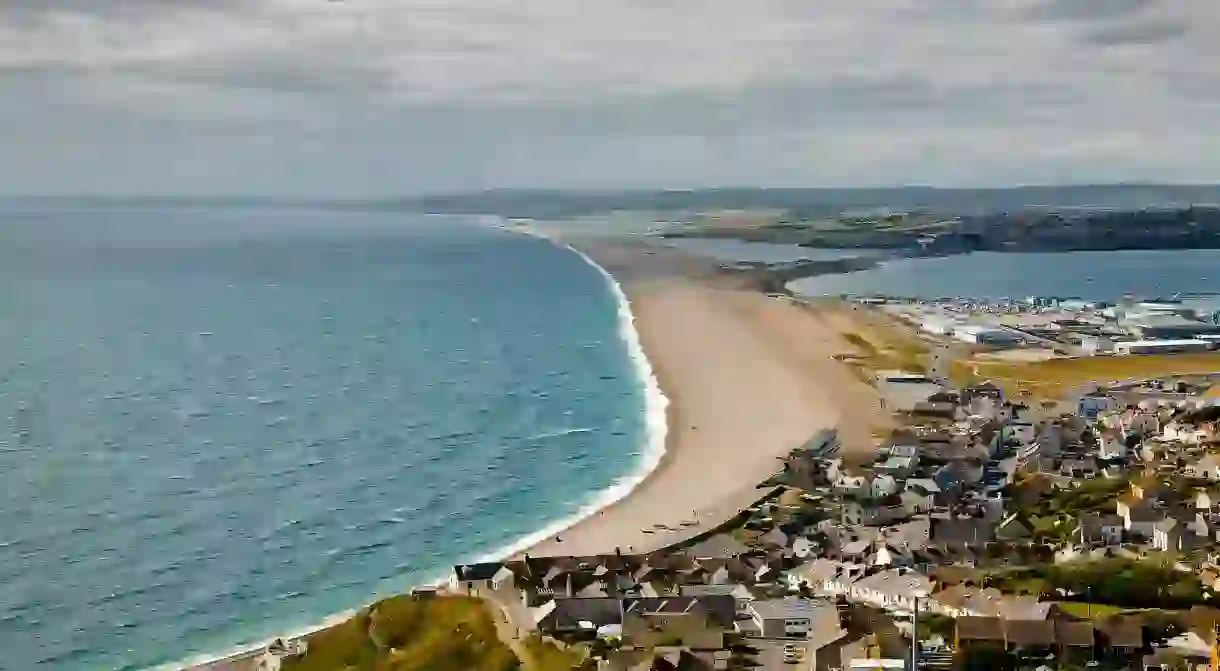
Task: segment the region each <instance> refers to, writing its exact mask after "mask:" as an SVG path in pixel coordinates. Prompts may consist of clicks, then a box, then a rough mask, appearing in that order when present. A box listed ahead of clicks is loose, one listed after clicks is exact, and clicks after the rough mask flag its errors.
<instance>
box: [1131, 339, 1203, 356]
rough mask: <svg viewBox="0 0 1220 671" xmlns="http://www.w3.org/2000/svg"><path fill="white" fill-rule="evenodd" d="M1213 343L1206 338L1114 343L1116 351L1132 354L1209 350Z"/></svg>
mask: <svg viewBox="0 0 1220 671" xmlns="http://www.w3.org/2000/svg"><path fill="white" fill-rule="evenodd" d="M1211 349H1212V343H1211V342H1208V341H1206V340H1197V339H1192V340H1129V341H1125V342H1118V343H1114V353H1115V354H1122V355H1130V354H1178V353H1181V352H1207V351H1210V350H1211Z"/></svg>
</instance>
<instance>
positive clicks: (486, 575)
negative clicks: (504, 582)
mask: <svg viewBox="0 0 1220 671" xmlns="http://www.w3.org/2000/svg"><path fill="white" fill-rule="evenodd" d="M502 568H504V562H483V563H479V564H459V565H457V566H454V567H453V572H452V573H451V574H450V576H449V588H450V589H452V590H453V591H455V592H460V593H462V594H466V595H468V596H479V595H480V594H482V593H483V592H485V591H487V590H490V589H493V587H492V579H493V578H495V577H496V574H497V573H499V572H500V569H502Z"/></svg>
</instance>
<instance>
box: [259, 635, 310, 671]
mask: <svg viewBox="0 0 1220 671" xmlns="http://www.w3.org/2000/svg"><path fill="white" fill-rule="evenodd" d="M308 647H309V646H308V644H307V642H306V641H305V639H291V640H288V641H285V640H284V639H282V638H277V639H275V640H274V641H272V642H271V643H269V644H268V645H267V647H266V648H263V652H262V654H260V655H259V656H258V657H256V658H255V661H254V669H255V671H280V669H282V668H283V666H284V660H285V659H286V658H289V657H291V658H296V657H301V656H302V655H304V654H306V651H307V650H308Z"/></svg>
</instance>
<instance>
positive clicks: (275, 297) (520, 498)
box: [0, 202, 664, 671]
mask: <svg viewBox="0 0 1220 671" xmlns="http://www.w3.org/2000/svg"><path fill="white" fill-rule="evenodd" d="M485 224H486V222H482V221H477V220H473V219H466V218H461V217H425V216H418V215H407V214H399V213H357V212H341V211H321V210H310V209H287V208H284V209H268V208H249V209H240V208H227V209H208V208H199V207H193V208H192V207H169V206H164V207H127V208H120V207H97V206H88V205H81V204H56V203H50V204H48V203H44V202H38V203H35V204H29V203H21V204H15V205H6V206H3V207H0V650H3V654H0V669H5V670H8V669H12V670H14V671H18V670H19V671H29V670H31V669H44V668H45V669H56V670H66V671H74V670H85V669H89V670H96V669H123V670H127V669H151V668H162V667H163V668H177V667H178V666H180V665H181V664H182V663H184V662H187V661H199V660H204V659H209V658H215V657H217V656H219V655H222V654H224V653H226V652H231V651H233V650H236V649H240V648H242V647H243V646H248V645H250V644H256V643H258V642H260V641H264V640H266V639H268V638H270V637H272V636H277V635H287V634H291V633H294V632H299V631H303V630H308V629H310V628H312V627H315V626H317V625H319V624H321V623H324V622H327V621H332V620H333V619H335V618H337V617H342V616H343V615H344V614H346V613H348V612H350V611H352V610H353V609H356V608H359V607H361V606H364V605H367V604H368V603H371V602H372V601H374V600H375V599H377V598H379V597H385V596H389V595H393V594H396V593H400V592H402V591H405V590H406V589H408V588H410V587H412V586H416V585H420V584H425V583H430V582H433V581H436V580H438V579H441V578H443V577H445V576H446V575H447V573H448V571H449V569H450V567H451V566H452V565H453V564H455V563H462V562H467V561H472V560H477V559H479V558H488V557H495V556H502V555H504V554H506V553H508V552H510V551H513V550H515V549H517V548H521V547H523V545H524V544H527V543H530V541H531V540H536V539H540V538H545V537H546V536H548V535H553V534H554V533H555V532H556V530H557V529H559V528H562V527H563V526H565V525H566V524H567V523H570V522H571V521H573V520H575V519H576V518H578V517H580V516H583V515H586V514H589V513H591V512H592V511H593V510H595V509H596V508H597V507H599V506H601V505H603V504H605V503H607V502H609V501H610V500H613V499H614V498H617V497H620V496H622V495H623V494H624V493H625V492H626V491H627V490H628V489H629V488H630V486H631V485H632V483H633V482H635V481H636V480H638V479H639V478H640V477H641V476H642V474H643V473H644V472H645V471H646V470H647V469H648V468H649V467H650V465H651V464H652V463H655V460H656V459H657V458H658V456H659V450H661V449H662V448H661V441H662V440H663V431H664V405H663V397H659V391H658V390H657V388H656V384H655V381H654V380H652V378H651V371H650V368H649V367H648V364H647V360H646V359H644V358H643V355H642V353H641V352H640V350H639V344H638V341H637V340H636V338H635V333H634V330H633V329H632V327H631V315H630V310H629V306H628V305H627V304H626V301H625V298H624V297H623V295H622V293H621V291H619V290H618V287H617V285H616V284H614V282H613V280H612V279H611V278H610V277H609V275H607V274H605V273H604V271H602V270H601V269H599V268H597V267H596V266H594V265H592V262H591V261H590V260H589V259H587V258H584V257H582V256H580V255H578V254H576V253H573V252H572V251H570V250H566V249H563V248H560V247H558V246H556V245H554V244H552V243H550V242H548V241H546V240H541V239H538V238H534V237H530V236H525V235H520V234H516V233H511V232H507V231H505V230H500V229H497V228H495V227H492V226H488V225H485Z"/></svg>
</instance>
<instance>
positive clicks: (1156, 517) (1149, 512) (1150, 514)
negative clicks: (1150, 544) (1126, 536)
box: [1114, 499, 1165, 537]
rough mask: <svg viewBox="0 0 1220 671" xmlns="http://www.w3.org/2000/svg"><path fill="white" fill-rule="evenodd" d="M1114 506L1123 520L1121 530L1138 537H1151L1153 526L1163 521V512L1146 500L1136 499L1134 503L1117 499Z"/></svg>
mask: <svg viewBox="0 0 1220 671" xmlns="http://www.w3.org/2000/svg"><path fill="white" fill-rule="evenodd" d="M1114 506H1115V511H1116V512H1117V513H1118V516H1119V517H1120V518H1122V520H1123V529H1124V530H1125V531H1127V532H1129V533H1133V534H1138V535H1140V536H1145V537H1151V536H1152V527H1153V525H1155V524H1156V523H1157V522H1159V521H1161V520H1163V519H1165V514H1164V512H1162V511H1161V510H1160V509H1159V508H1158V507H1157V506H1156V504H1155V503H1154V502H1153V501H1150V500H1148V499H1138V500H1136V501H1134V502H1127V501H1124V500H1122V499H1119V500H1118V502H1116V503H1115V504H1114Z"/></svg>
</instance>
